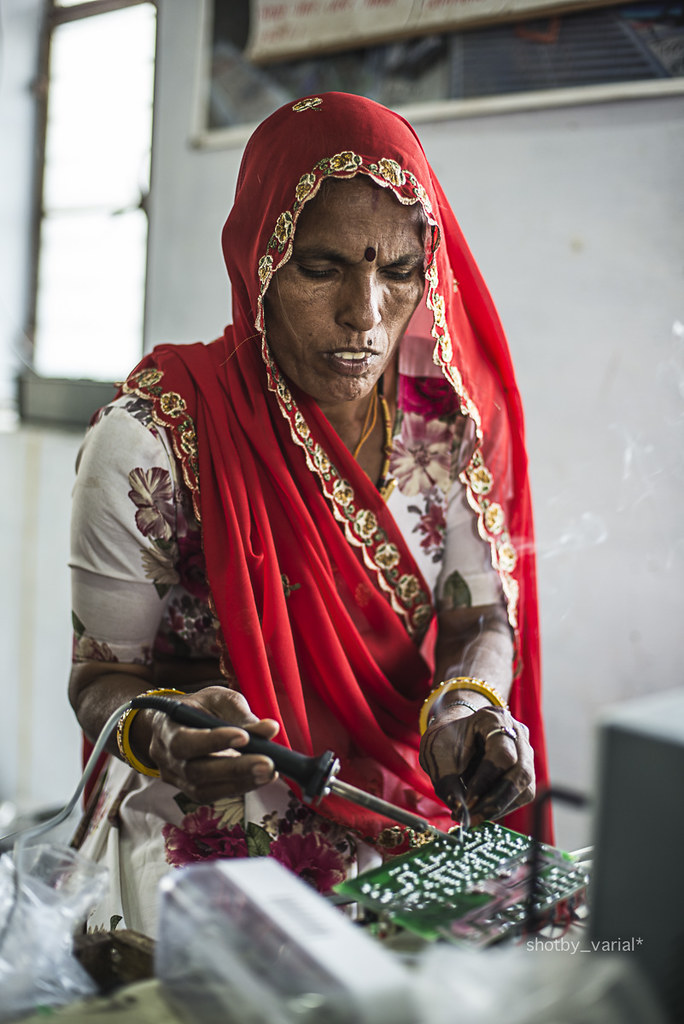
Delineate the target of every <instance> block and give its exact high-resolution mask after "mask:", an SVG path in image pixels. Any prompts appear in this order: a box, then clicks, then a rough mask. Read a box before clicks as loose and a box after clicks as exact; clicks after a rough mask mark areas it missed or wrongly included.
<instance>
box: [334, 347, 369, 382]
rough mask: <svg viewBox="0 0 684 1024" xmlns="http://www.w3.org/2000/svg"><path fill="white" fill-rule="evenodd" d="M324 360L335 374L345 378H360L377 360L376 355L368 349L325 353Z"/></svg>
mask: <svg viewBox="0 0 684 1024" xmlns="http://www.w3.org/2000/svg"><path fill="white" fill-rule="evenodd" d="M325 359H326V361H327V363H328V364H329V365H330V366H331V367H332V368H333V369H334V370H335V371H336V372H337V373H341V374H342V375H343V376H346V377H360V376H362V375H363V374H365V373H366V372H367V371H368V368H369V367H370V366H371V364H372V363H373V362H374V361H375V359H377V353H376V352H373V351H372V350H370V351H369V350H368V349H364V350H363V351H356V350H354V349H339V350H338V351H337V352H326V353H325Z"/></svg>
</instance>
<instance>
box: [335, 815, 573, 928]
mask: <svg viewBox="0 0 684 1024" xmlns="http://www.w3.org/2000/svg"><path fill="white" fill-rule="evenodd" d="M533 845H534V844H533V841H532V839H530V838H529V837H528V836H523V835H520V834H519V833H518V832H512V831H511V830H510V829H507V828H504V827H503V826H502V825H498V824H497V823H496V822H489V821H488V822H485V823H484V824H483V825H480V826H478V827H477V828H474V829H471V830H470V831H469V832H466V833H465V835H464V837H463V842H462V844H461V845H460V846H457V845H454V844H453V843H450V842H449V841H448V840H443V839H435V840H434V841H433V842H430V843H426V844H425V845H424V846H420V847H418V848H417V849H416V850H412V851H411V852H410V853H405V854H403V855H401V856H399V857H395V858H394V859H392V860H389V861H388V862H387V863H386V864H384V865H383V866H382V867H379V868H375V869H373V870H371V871H367V872H365V873H364V874H362V875H359V876H358V877H357V878H354V879H349V880H347V881H345V882H341V883H340V884H339V885H337V886H336V887H335V892H336V893H337V895H338V898H339V897H342V898H344V899H346V900H349V901H350V902H352V901H353V902H355V903H358V904H360V905H361V906H363V907H367V908H368V909H370V910H372V911H374V912H375V913H376V914H377V915H378V916H379V918H381V919H385V920H388V921H391V922H392V923H393V924H396V925H400V926H401V927H403V928H407V929H409V931H412V932H414V933H416V934H417V935H419V936H421V938H423V939H427V940H435V939H445V940H447V941H450V942H456V943H465V944H468V945H488V944H491V943H492V942H496V941H498V940H499V939H500V938H502V937H503V936H505V935H506V934H508V933H510V932H512V931H515V930H519V929H520V928H521V926H522V924H523V922H524V921H525V918H526V914H527V907H528V898H529V886H530V871H529V861H530V856H531V853H532V848H533ZM538 867H539V871H538V875H537V886H536V888H535V895H534V899H533V907H534V910H535V912H536V913H537V914H546V913H548V912H549V911H550V910H551V908H553V906H554V905H555V904H557V903H559V902H560V901H561V900H564V899H567V898H568V897H570V896H572V895H573V894H575V893H577V892H579V891H580V890H582V889H584V888H585V887H586V884H587V880H588V879H587V874H586V869H585V868H582V867H580V866H579V865H577V864H575V862H574V861H573V859H572V857H571V856H570V855H569V854H567V853H563V852H562V851H561V850H557V849H555V848H554V847H551V846H545V845H540V847H539V861H538Z"/></svg>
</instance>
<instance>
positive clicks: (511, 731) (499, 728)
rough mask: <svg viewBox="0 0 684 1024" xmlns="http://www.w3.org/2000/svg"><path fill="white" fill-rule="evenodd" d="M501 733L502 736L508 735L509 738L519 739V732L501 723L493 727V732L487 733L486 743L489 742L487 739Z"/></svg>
mask: <svg viewBox="0 0 684 1024" xmlns="http://www.w3.org/2000/svg"><path fill="white" fill-rule="evenodd" d="M499 734H501V735H502V736H508V738H509V739H511V740H517V738H518V734H517V732H516V731H515V729H509V728H508V726H505V725H499V726H497V727H496V729H492V730H491V732H488V733H487V735H486V736H485V739H484V741H485V743H486V742H487V740H489V739H491V738H492V736H498V735H499Z"/></svg>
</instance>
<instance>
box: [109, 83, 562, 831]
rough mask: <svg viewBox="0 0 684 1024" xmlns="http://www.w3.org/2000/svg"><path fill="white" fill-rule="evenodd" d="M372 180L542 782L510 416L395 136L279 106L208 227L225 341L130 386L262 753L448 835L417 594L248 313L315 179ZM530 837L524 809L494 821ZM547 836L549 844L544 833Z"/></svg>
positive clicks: (377, 502)
mask: <svg viewBox="0 0 684 1024" xmlns="http://www.w3.org/2000/svg"><path fill="white" fill-rule="evenodd" d="M356 174H365V175H368V176H369V177H370V178H371V179H372V180H373V181H375V182H376V183H377V184H378V185H379V186H380V187H382V188H386V189H388V190H391V191H392V192H393V193H394V195H395V196H396V198H397V199H398V201H399V202H401V203H404V204H413V203H416V202H418V203H420V204H421V205H422V207H423V210H424V212H425V215H426V218H427V221H428V224H429V231H428V242H427V274H426V277H427V285H426V291H425V300H424V301H425V302H426V304H427V307H428V309H429V310H430V314H431V315H430V318H429V319H430V324H431V330H430V334H429V336H428V335H426V336H425V338H424V344H425V345H426V346H428V347H429V351H431V352H433V353H434V355H433V358H434V361H435V363H436V364H437V365H438V366H440V367H441V369H442V373H443V375H444V378H445V379H446V381H448V382H449V383H450V385H451V387H452V388H453V389H454V391H455V393H456V394H457V396H458V399H459V401H460V407H461V410H462V412H464V413H465V414H467V415H468V416H470V417H471V418H472V419H473V420H474V423H475V427H476V434H477V446H476V449H475V454H474V455H473V457H472V460H471V462H470V464H469V466H468V467H467V469H466V470H465V472H464V473H463V474H462V477H461V480H462V484H463V486H464V487H465V488H466V490H467V495H468V500H469V503H470V506H471V508H472V510H473V515H474V516H475V517H476V519H477V524H478V529H479V532H480V535H481V536H482V538H483V539H484V540H485V541H487V542H488V543H489V545H490V548H491V556H492V563H493V565H494V567H495V569H496V570H497V571H498V573H499V576H500V579H501V582H502V585H503V589H504V593H505V596H506V601H507V604H508V615H509V621H510V623H511V626H512V627H513V629H514V630H515V635H516V650H517V655H516V661H517V664H516V680H515V683H514V685H513V690H512V693H511V698H510V703H511V708H512V711H513V714H514V715H515V717H516V718H518V719H519V720H521V721H524V722H525V723H526V724H527V725H528V727H529V729H530V734H531V741H532V743H533V746H534V748H535V754H536V769H537V780H538V784H539V785H543V784H544V783H545V782H546V778H547V775H546V758H545V750H544V737H543V730H542V721H541V715H540V690H539V643H538V641H539V637H538V619H537V604H536V580H535V559H534V553H533V532H532V518H531V512H530V498H529V485H528V479H527V460H526V453H525V444H524V434H523V419H522V410H521V404H520V398H519V395H518V391H517V388H516V384H515V379H514V374H513V368H512V365H511V360H510V356H509V352H508V347H507V344H506V340H505V337H504V334H503V331H502V328H501V325H500V323H499V320H498V317H497V314H496V311H495V309H494V306H493V304H492V301H491V298H490V296H489V293H488V291H487V289H486V287H485V284H484V282H483V281H482V278H481V276H480V274H479V271H478V269H477V267H476V265H475V263H474V261H473V258H472V256H471V254H470V252H469V250H468V247H467V245H466V243H465V241H464V239H463V236H462V235H461V232H460V229H459V227H458V225H457V223H456V220H455V218H454V215H453V213H452V211H451V208H450V206H449V204H448V202H447V200H446V198H445V196H444V193H443V192H442V190H441V188H440V186H439V183H438V182H437V180H436V178H435V176H434V174H433V172H432V170H431V168H430V166H429V164H428V162H427V159H426V157H425V154H424V152H423V149H422V147H421V145H420V143H419V141H418V139H417V137H416V135H415V133H414V131H413V129H412V128H411V126H410V125H409V124H408V123H407V122H406V121H404V120H403V118H401V117H399V116H398V115H397V114H395V113H393V112H391V111H389V110H387V109H385V108H384V107H381V106H379V105H378V104H376V103H374V102H372V101H370V100H367V99H363V98H361V97H358V96H348V95H344V94H341V93H327V94H322V95H321V96H316V97H310V98H308V99H304V100H300V101H299V102H296V103H289V104H287V105H286V106H284V107H282V108H281V109H280V110H278V111H276V113H274V114H273V115H272V116H271V117H269V118H268V119H267V120H266V121H265V122H264V123H263V124H262V125H260V127H259V128H258V129H257V130H256V132H255V133H254V135H253V136H252V138H251V139H250V141H249V143H248V145H247V147H246V150H245V154H244V157H243V160H242V166H241V169H240V174H239V178H238V184H237V191H236V196H235V204H234V206H233V209H232V211H231V214H230V216H229V218H228V220H227V222H226V225H225V228H224V231H223V249H224V255H225V260H226V264H227V267H228V273H229V276H230V280H231V283H232V289H233V325H232V327H229V328H228V329H227V330H226V332H225V335H224V337H223V338H222V339H220V340H219V341H217V342H214V343H212V344H211V345H202V344H197V345H191V346H161V347H159V348H157V349H155V350H154V352H153V353H152V355H151V356H149V357H147V358H146V359H145V360H143V362H142V363H141V364H140V366H139V367H138V368H137V370H136V371H135V372H134V373H133V374H132V375H131V377H130V378H129V381H128V383H127V385H126V389H127V390H129V391H134V392H136V393H138V394H141V395H145V396H146V397H149V398H152V399H153V401H154V404H155V414H156V416H157V418H158V420H159V421H160V422H161V423H163V424H164V425H165V426H166V427H167V428H168V429H169V431H170V432H171V435H172V438H173V441H174V445H175V449H176V453H177V455H178V456H179V458H180V460H181V461H182V464H183V468H184V474H185V479H186V482H187V483H188V485H189V487H190V489H191V492H192V494H193V498H194V501H195V508H196V511H197V514H198V517H199V519H200V521H201V525H202V537H203V546H204V554H205V559H206V565H207V574H208V579H209V584H210V588H211V593H212V600H213V603H214V607H215V611H216V615H217V618H218V620H219V623H220V628H221V634H222V641H223V645H224V650H225V658H224V669H225V672H226V675H227V676H228V677H229V678H230V679H231V680H232V682H233V685H236V686H237V687H238V688H239V689H240V690H241V691H242V692H243V693H244V695H245V697H246V698H247V700H248V702H249V704H250V706H251V708H252V709H253V711H254V712H255V714H257V715H258V716H260V717H272V718H275V719H277V720H278V721H279V722H280V723H281V732H280V736H279V741H280V742H283V743H286V744H288V745H290V746H292V747H294V748H296V749H299V750H301V751H304V752H308V753H320V752H321V751H322V750H324V749H326V748H332V749H333V750H335V752H336V753H337V754H338V755H339V756H340V759H341V761H342V771H341V777H342V778H345V779H347V780H348V781H350V782H356V783H357V784H359V785H361V786H363V787H364V788H366V789H377V790H379V791H381V792H382V793H384V795H385V796H386V797H387V798H388V799H391V800H393V801H394V802H396V803H400V804H402V805H403V806H406V807H409V808H411V809H417V810H419V811H420V812H421V813H424V814H426V815H429V816H430V818H431V819H432V820H433V821H434V822H435V824H441V825H444V824H446V823H448V815H447V814H446V812H445V808H444V807H443V806H442V805H441V804H439V803H438V802H437V801H436V799H435V798H434V794H433V791H432V787H431V784H430V781H429V779H428V777H427V776H426V775H425V773H424V772H423V771H422V770H421V768H420V767H419V766H418V763H417V749H418V744H419V735H418V729H417V723H418V713H419V710H420V706H421V703H422V700H423V699H424V698H425V696H426V695H427V693H428V692H429V690H430V688H431V684H432V680H431V675H430V668H429V664H428V662H427V661H426V659H425V657H424V656H423V653H422V652H421V642H422V640H423V638H424V636H425V633H426V631H427V629H428V626H429V624H430V621H431V619H432V617H433V608H432V605H431V599H430V595H429V592H428V588H427V587H426V585H425V582H424V580H423V579H422V576H421V574H420V571H419V569H418V567H417V566H416V564H415V562H414V560H413V557H412V555H411V553H410V551H409V549H408V547H407V545H406V543H405V541H404V539H403V537H402V535H401V533H400V531H399V529H398V527H397V525H396V523H395V522H394V520H393V518H392V516H391V514H390V513H389V512H388V510H387V508H386V506H385V504H384V502H383V501H382V499H381V498H380V496H379V494H378V492H377V490H376V489H375V487H373V485H372V484H371V482H370V481H369V480H368V478H367V477H366V476H365V474H364V473H363V472H362V471H361V470H360V468H359V467H358V465H357V463H356V462H355V460H354V459H353V458H352V456H351V455H350V453H349V452H348V451H347V449H346V448H345V447H344V445H343V444H342V443H341V442H340V440H339V438H338V436H337V435H336V433H335V432H334V430H333V429H332V428H331V426H330V424H329V423H328V421H327V420H326V418H325V417H324V415H323V414H322V413H321V412H320V410H319V409H318V407H317V405H316V404H315V403H314V402H313V401H312V400H311V399H310V398H309V397H308V396H307V395H305V394H303V393H301V392H300V391H298V390H297V389H296V388H295V387H294V386H293V385H292V384H291V383H290V382H289V381H288V380H286V379H285V378H284V377H283V375H282V374H281V373H280V371H279V370H278V367H277V366H276V365H275V364H274V362H273V361H272V359H271V356H270V353H269V350H268V347H267V344H266V341H265V337H264V314H263V296H264V293H265V291H266V289H267V288H268V285H269V283H270V281H271V279H272V277H273V275H274V273H275V272H276V271H277V269H278V267H279V266H280V265H281V264H282V263H284V262H285V261H286V260H287V259H288V258H289V257H290V254H291V249H292V239H293V235H294V232H295V230H296V224H297V218H298V216H299V213H300V212H301V210H302V208H303V206H304V205H305V204H306V203H307V202H308V201H310V200H311V199H312V198H313V197H314V196H315V195H316V193H317V191H318V189H319V187H320V185H321V183H322V182H323V181H324V180H325V179H326V178H328V177H331V176H332V177H337V178H348V177H352V176H354V175H356ZM321 810H322V813H326V814H328V815H330V816H334V817H335V819H336V820H338V821H341V822H344V823H345V824H348V825H349V826H350V827H352V828H355V829H357V830H358V831H359V832H361V834H363V835H370V836H372V835H374V834H376V833H377V832H378V830H379V829H380V828H381V827H382V825H383V824H386V822H382V821H379V820H377V819H375V818H374V817H373V816H372V815H369V814H368V812H365V811H361V810H360V809H359V808H356V807H355V806H354V805H352V804H349V803H347V802H346V801H343V800H339V799H336V798H328V799H327V800H326V801H325V802H324V804H323V805H322V808H321ZM507 823H509V824H511V825H512V827H516V828H519V829H521V830H523V831H529V830H530V827H531V816H530V810H529V808H525V809H523V810H522V811H519V812H516V813H515V814H514V815H512V816H509V820H508V822H507ZM546 836H547V838H549V832H548V830H547V832H546Z"/></svg>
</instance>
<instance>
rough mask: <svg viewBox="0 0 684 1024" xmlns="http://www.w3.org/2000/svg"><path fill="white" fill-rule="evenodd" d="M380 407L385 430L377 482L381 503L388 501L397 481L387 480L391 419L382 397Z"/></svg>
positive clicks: (390, 447) (390, 445) (387, 406)
mask: <svg viewBox="0 0 684 1024" xmlns="http://www.w3.org/2000/svg"><path fill="white" fill-rule="evenodd" d="M380 407H381V409H382V421H383V426H384V428H385V442H384V444H383V448H382V450H383V460H382V469H381V470H380V479H379V481H378V490H379V491H380V497H381V498H382V499H383V501H388V500H389V496H390V494H391V493H392V491H393V490H394V488H395V487H396V485H397V481H396V480H394V479H389V477H388V474H389V464H390V456H391V455H392V444H393V441H392V417H391V415H390V411H389V405H388V404H387V399H386V398H385V396H384V395H382V394H381V395H380Z"/></svg>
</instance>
